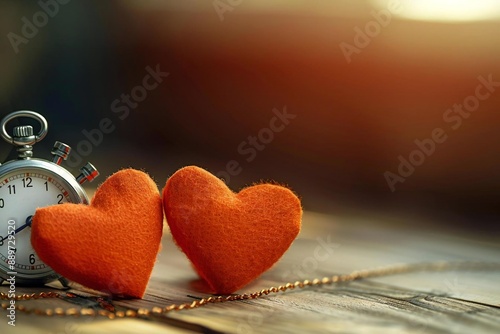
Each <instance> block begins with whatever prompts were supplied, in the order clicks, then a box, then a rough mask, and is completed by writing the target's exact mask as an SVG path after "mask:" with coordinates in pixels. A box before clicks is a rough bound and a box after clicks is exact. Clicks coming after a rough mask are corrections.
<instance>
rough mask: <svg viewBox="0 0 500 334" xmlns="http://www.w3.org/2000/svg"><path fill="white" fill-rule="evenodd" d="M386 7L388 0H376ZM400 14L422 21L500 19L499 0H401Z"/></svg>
mask: <svg viewBox="0 0 500 334" xmlns="http://www.w3.org/2000/svg"><path fill="white" fill-rule="evenodd" d="M374 1H375V3H376V5H377V6H378V7H386V6H387V3H388V1H387V0H374ZM399 2H400V3H401V10H400V12H399V13H397V15H398V16H400V17H403V18H408V19H413V20H422V21H445V22H453V21H457V22H460V21H481V20H494V19H500V1H498V0H461V1H456V0H418V1H415V0H400V1H399Z"/></svg>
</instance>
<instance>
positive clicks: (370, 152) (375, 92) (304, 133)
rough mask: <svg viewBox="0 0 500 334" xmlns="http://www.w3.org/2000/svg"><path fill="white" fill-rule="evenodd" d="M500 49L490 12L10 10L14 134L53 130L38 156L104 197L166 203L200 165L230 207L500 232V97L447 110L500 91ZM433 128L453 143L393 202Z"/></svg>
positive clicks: (366, 7)
mask: <svg viewBox="0 0 500 334" xmlns="http://www.w3.org/2000/svg"><path fill="white" fill-rule="evenodd" d="M499 31H500V2H498V1H489V0H474V1H473V0H470V1H465V0H464V1H447V0H434V1H422V0H420V1H410V0H400V1H397V0H393V1H377V0H370V1H369V0H349V1H347V0H346V1H344V0H331V1H327V0H318V1H298V0H293V1H292V0H287V1H285V0H281V1H264V0H215V1H201V0H197V1H195V0H192V1H160V0H145V1H132V0H129V1H85V2H83V1H76V0H74V1H67V0H64V1H63V0H59V1H56V0H42V1H40V2H37V1H5V0H2V1H1V2H0V33H1V35H2V36H3V37H2V38H1V42H0V73H1V80H0V116H2V117H3V116H5V115H6V114H8V113H10V112H12V111H15V110H20V109H28V110H35V111H37V112H40V113H42V114H43V115H44V116H45V117H46V118H47V120H48V122H49V134H48V136H47V138H46V139H45V140H44V141H42V142H41V143H39V144H37V145H36V147H35V155H36V156H37V157H49V155H50V149H51V148H52V145H53V142H54V141H55V140H60V141H63V142H66V143H67V144H69V145H71V146H72V147H73V149H74V151H75V152H76V153H77V154H78V155H79V156H80V157H81V158H82V162H81V163H79V161H77V160H78V159H76V158H75V157H74V160H73V162H72V163H70V165H71V166H70V167H69V168H70V169H71V170H72V171H73V172H74V173H75V174H77V173H78V168H79V167H80V165H82V164H83V163H84V162H85V161H87V160H90V161H92V162H93V163H94V165H96V166H97V167H98V169H99V170H100V172H101V174H102V177H101V179H100V180H99V181H100V182H102V181H103V180H104V178H105V176H108V175H110V174H112V173H113V172H115V171H117V170H119V169H120V168H123V167H134V168H137V169H144V170H146V171H147V172H149V173H150V174H151V175H152V176H153V177H154V179H155V180H156V182H157V184H158V186H159V187H160V189H161V188H162V187H163V185H164V182H165V181H166V179H167V177H168V176H169V175H171V174H172V173H174V172H175V171H176V170H177V169H179V168H181V167H183V166H186V165H192V164H194V165H198V166H201V167H203V168H206V169H208V170H209V171H211V172H212V173H214V174H215V173H217V175H218V176H225V178H226V181H227V182H228V183H229V186H230V187H231V188H232V189H233V190H239V189H241V188H242V187H244V186H246V185H250V184H252V183H254V182H259V181H260V180H275V181H276V182H279V183H282V184H287V185H289V186H290V187H291V188H292V189H294V191H295V192H296V193H297V194H299V195H300V196H301V198H302V200H303V205H304V208H305V209H306V210H311V211H318V212H326V213H339V212H350V213H355V214H360V215H367V216H370V215H378V216H382V217H388V218H387V219H390V218H389V217H394V216H397V217H400V218H398V220H397V221H398V224H403V225H404V224H405V223H406V219H405V217H412V218H415V217H417V218H419V219H421V220H422V221H425V222H429V223H428V225H425V224H422V226H427V227H428V228H430V229H432V228H439V227H440V226H447V225H448V226H453V227H454V228H457V229H465V230H469V231H471V233H472V232H478V233H491V232H498V231H499V230H500V225H499V224H498V219H499V217H500V206H499V202H500V173H499V170H500V155H499V154H498V153H499V149H500V131H499V130H498V128H497V126H498V124H499V121H500V113H499V112H500V87H494V85H493V86H490V87H489V89H490V90H488V88H486V87H483V88H482V90H481V93H483V95H484V94H486V93H488V92H489V93H490V94H489V96H488V98H486V99H484V100H481V101H479V103H478V105H477V106H474V105H473V107H471V108H472V109H474V110H473V112H470V114H467V116H466V117H465V116H460V118H457V117H458V116H457V115H459V114H458V113H455V112H453V114H451V113H449V111H448V109H450V108H453V106H454V105H455V104H463V103H464V101H468V102H469V103H473V102H474V99H471V98H470V96H475V95H476V94H477V92H476V88H477V86H478V85H480V84H481V81H480V80H479V79H478V78H479V77H483V78H484V79H485V80H486V81H487V79H488V78H490V79H491V80H492V81H494V82H497V81H499V82H500V35H499ZM148 68H149V70H148ZM156 69H159V70H160V71H161V72H164V73H168V76H166V74H162V76H160V77H158V78H159V81H162V82H158V84H157V85H155V86H157V87H155V88H151V87H152V85H153V84H154V83H155V81H154V80H150V79H151V78H150V79H148V80H149V81H147V82H146V83H147V85H148V87H150V88H151V89H150V90H146V89H144V88H143V87H144V85H145V84H144V79H145V77H146V76H148V75H149V73H150V71H153V72H154V71H155V70H156ZM137 87H139V88H137ZM132 93H133V94H132ZM144 93H145V94H144ZM131 94H132V95H131ZM126 95H128V96H131V97H130V99H131V100H129V102H128V103H129V104H127V102H126V101H125V100H123V99H124V98H125V99H126V98H127V97H126ZM134 96H135V98H137V99H136V100H135V101H134ZM471 101H472V102H471ZM476 101H478V100H477V99H476ZM273 110H274V111H273ZM284 110H286V112H287V113H288V114H289V115H293V118H292V116H290V118H289V119H288V120H286V121H285V122H284V123H283V124H282V123H280V122H279V121H273V119H274V118H276V115H277V114H281V115H283V112H284ZM464 115H465V113H464ZM447 116H448V121H446V119H447ZM452 116H453V117H455V118H453V122H451V119H450V118H449V117H452ZM103 119H109V122H108V121H105V123H106V122H108V123H107V124H108V126H107V127H108V130H109V129H110V128H112V129H113V130H112V131H111V130H109V131H108V132H109V133H103V134H102V138H100V136H99V135H97V134H96V132H95V131H93V130H94V129H99V127H100V126H101V122H102V120H103ZM459 121H460V124H459V123H458V122H459ZM281 125H283V126H281ZM452 126H453V127H452ZM273 127H274V129H275V130H277V129H279V131H275V130H273ZM436 128H441V129H443V131H444V132H445V134H446V140H444V142H442V143H437V144H436V147H435V151H434V152H433V153H432V154H430V155H429V156H427V155H425V157H424V161H423V162H422V161H420V160H422V159H420V160H419V161H418V164H420V165H419V166H416V167H414V171H413V172H412V173H411V175H409V176H408V177H404V182H396V183H395V184H394V189H391V187H390V186H389V184H388V182H387V179H386V176H387V173H386V172H391V173H394V175H397V174H398V168H399V166H400V163H401V160H400V156H401V157H402V158H403V159H406V160H408V159H410V155H411V154H412V152H413V151H414V150H416V149H418V146H416V144H415V140H425V139H428V138H432V132H433V130H434V129H436ZM85 131H87V132H85ZM99 131H100V130H99ZM85 133H94V134H96V135H95V137H94V142H95V143H94V144H92V143H91V145H90V146H89V145H88V144H87V145H86V144H82V141H87V142H90V141H89V140H88V138H87V137H86V135H85ZM249 136H251V137H253V139H252V138H249ZM0 147H1V149H0V150H1V152H2V156H1V157H0V158H2V161H4V160H5V159H7V157H8V156H9V150H10V147H9V145H8V144H6V143H3V144H0ZM89 147H90V148H89ZM12 156H13V155H12V152H11V154H10V157H12ZM415 157H416V156H414V158H415ZM233 160H234V161H236V162H237V163H238V165H237V167H235V165H234V164H235V163H234V162H232V161H233ZM417 160H418V159H417ZM228 163H229V166H228ZM229 172H231V173H232V174H234V175H231V174H230V173H229ZM224 173H225V174H224ZM227 176H229V178H228V177H227ZM392 190H394V191H392ZM409 221H410V220H409V219H408V222H409ZM411 221H414V220H411ZM408 224H409V223H408Z"/></svg>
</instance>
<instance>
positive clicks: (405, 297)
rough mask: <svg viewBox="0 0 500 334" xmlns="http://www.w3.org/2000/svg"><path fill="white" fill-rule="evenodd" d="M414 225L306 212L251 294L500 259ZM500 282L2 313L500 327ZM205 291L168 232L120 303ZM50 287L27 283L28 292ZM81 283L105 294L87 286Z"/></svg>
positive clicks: (428, 276)
mask: <svg viewBox="0 0 500 334" xmlns="http://www.w3.org/2000/svg"><path fill="white" fill-rule="evenodd" d="M404 226H405V227H402V226H401V225H399V224H398V223H397V222H396V223H395V224H394V223H392V224H388V223H385V221H384V220H382V219H380V220H370V219H362V218H360V217H347V216H344V217H333V216H327V215H320V214H314V213H306V214H305V215H304V228H303V230H302V231H301V234H300V236H299V239H298V240H297V241H296V242H295V243H294V244H293V245H292V247H291V249H290V250H289V252H287V253H286V254H285V256H284V257H283V258H282V260H281V261H280V262H279V263H278V264H277V265H276V266H275V267H274V268H273V269H272V270H270V271H269V272H267V273H265V274H264V275H263V276H262V277H261V278H260V279H259V280H257V281H256V282H254V283H252V284H251V285H250V286H248V287H247V288H245V289H244V291H241V292H253V291H258V290H260V289H262V288H266V287H270V286H276V285H279V284H282V283H284V282H287V281H295V280H300V279H312V278H316V277H322V276H331V275H333V274H337V273H349V272H351V271H354V270H360V269H368V268H375V267H379V266H386V265H390V264H396V263H418V262H422V261H426V262H427V261H438V260H439V261H441V260H446V261H457V260H464V261H490V262H500V246H499V242H498V238H497V237H496V236H488V237H485V236H474V235H471V234H468V235H460V234H458V233H456V232H453V231H448V230H441V231H435V230H433V229H431V230H428V229H422V228H421V225H419V224H415V225H414V226H416V227H415V228H414V229H409V228H408V227H407V226H408V224H405V225H404ZM242 247H244V243H242ZM499 282H500V271H499V270H496V271H495V270H462V271H450V272H437V273H429V272H419V273H411V274H404V275H395V276H388V277H379V278H376V279H367V280H363V281H358V282H353V283H349V284H339V285H328V286H324V287H315V288H306V289H303V290H293V291H288V292H285V293H279V294H276V295H269V296H267V297H264V298H262V299H259V300H249V301H238V302H229V303H224V304H216V305H208V306H206V307H203V308H199V309H195V310H186V311H178V312H172V313H169V314H168V315H167V316H162V317H155V318H151V319H149V320H144V319H140V320H139V319H121V320H107V319H100V318H87V319H85V318H57V317H56V318H47V317H40V316H35V315H25V314H19V313H18V319H17V322H16V323H17V326H16V327H15V328H14V327H11V326H7V322H6V321H5V320H1V321H0V332H1V333H27V334H31V333H68V334H69V333H108V332H120V333H137V332H141V333H159V332H163V331H165V332H166V331H169V332H174V333H175V332H178V333H184V332H186V331H187V332H206V333H219V332H221V333H222V332H223V333H228V332H229V333H276V332H279V333H304V332H307V333H316V332H317V333H325V332H332V333H436V334H437V333H499V332H500V284H499ZM204 289H205V287H204V285H203V284H202V282H200V281H199V280H198V278H197V276H196V274H195V273H194V272H193V270H192V269H191V267H190V265H189V262H188V261H187V259H186V258H185V256H184V255H183V254H182V253H181V252H180V251H179V250H178V249H177V248H176V247H175V245H174V243H173V242H172V240H171V237H170V235H168V234H167V235H165V237H164V240H163V249H162V252H161V254H160V256H159V259H158V263H157V265H156V266H155V270H154V272H153V276H152V279H151V282H150V285H149V287H148V291H147V294H146V296H145V298H144V299H143V300H116V301H114V303H115V304H116V305H117V306H119V307H130V308H135V309H137V308H139V307H153V306H159V305H163V306H165V305H168V304H171V303H181V302H191V301H193V300H196V299H197V298H203V297H206V296H209V295H210V294H209V293H206V292H203V291H205V290H204ZM46 290H47V288H30V289H28V288H19V289H18V292H22V291H46ZM1 291H5V287H2V288H1ZM72 291H73V292H75V293H76V294H78V295H81V296H95V293H94V292H92V291H90V290H86V289H83V288H82V287H79V286H77V285H74V290H72ZM73 302H76V303H77V304H76V306H79V305H83V303H89V299H84V298H81V299H77V300H73ZM23 303H24V304H26V306H29V307H56V306H61V307H64V308H68V307H74V306H75V304H70V303H68V302H66V301H61V300H38V301H29V302H23ZM94 305H95V304H94ZM87 306H88V304H87Z"/></svg>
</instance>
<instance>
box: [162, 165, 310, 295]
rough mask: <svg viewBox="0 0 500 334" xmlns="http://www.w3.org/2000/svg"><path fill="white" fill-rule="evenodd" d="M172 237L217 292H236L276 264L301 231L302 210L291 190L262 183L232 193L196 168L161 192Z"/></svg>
mask: <svg viewBox="0 0 500 334" xmlns="http://www.w3.org/2000/svg"><path fill="white" fill-rule="evenodd" d="M163 205H164V210H165V214H166V218H167V222H168V224H169V226H170V229H171V232H172V235H173V237H174V239H175V241H176V242H177V244H178V245H179V247H180V248H181V249H182V250H183V251H184V253H185V254H186V255H187V257H188V258H189V259H190V260H191V262H192V264H193V265H194V267H195V269H196V271H197V272H198V274H199V275H200V276H201V277H202V278H203V279H204V280H205V281H206V282H207V283H208V284H209V285H210V287H211V288H212V289H213V290H214V292H216V293H224V294H226V293H232V292H234V291H236V290H238V289H240V288H242V287H243V286H245V285H246V284H248V283H250V282H251V281H252V280H254V279H255V278H257V277H258V276H260V275H261V274H262V273H263V272H264V271H266V270H267V269H269V268H270V267H271V266H272V265H273V264H274V263H275V262H276V261H278V260H279V259H280V258H281V256H282V255H283V253H284V252H285V251H286V250H287V249H288V248H289V246H290V244H291V243H292V241H293V240H294V239H295V237H296V236H297V234H298V233H299V231H300V224H301V218H302V208H301V204H300V200H299V199H298V198H297V196H296V195H295V194H294V193H293V192H292V191H290V190H289V189H287V188H284V187H281V186H277V185H272V184H260V185H256V186H252V187H249V188H245V189H243V190H241V191H240V192H239V193H237V194H236V193H234V192H232V191H231V190H230V189H229V188H228V187H227V186H226V185H225V184H224V182H222V181H221V180H220V179H218V178H217V177H215V176H214V175H212V174H210V173H209V172H207V171H205V170H203V169H201V168H198V167H195V166H190V167H185V168H182V169H180V170H178V171H177V172H176V173H175V174H174V175H172V176H171V177H170V178H169V179H168V181H167V183H166V185H165V188H164V189H163Z"/></svg>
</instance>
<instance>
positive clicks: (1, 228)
mask: <svg viewBox="0 0 500 334" xmlns="http://www.w3.org/2000/svg"><path fill="white" fill-rule="evenodd" d="M23 117H24V118H26V117H27V118H33V119H35V120H36V121H37V122H38V123H39V125H40V131H39V132H38V134H37V135H34V130H33V127H32V126H31V125H21V126H16V127H14V128H13V130H12V135H10V134H9V133H8V132H7V130H6V125H7V123H9V122H10V121H12V120H14V119H16V118H23ZM0 131H1V133H0V134H1V136H2V138H3V139H4V140H5V141H6V142H8V143H9V144H12V145H14V146H16V147H17V153H18V159H17V160H11V161H8V162H5V163H4V164H0V283H3V282H4V281H8V282H10V283H12V280H13V279H15V284H19V285H41V284H45V283H48V282H51V281H55V280H57V279H58V280H60V281H61V283H62V284H63V285H67V281H66V280H65V279H64V278H63V277H62V276H60V275H59V274H57V273H56V272H54V270H52V268H50V267H49V266H47V265H46V264H45V263H43V262H42V261H41V260H40V259H39V258H38V256H37V254H36V252H35V251H34V249H33V247H32V245H31V220H32V217H33V215H34V213H35V210H36V209H37V208H39V207H44V206H48V205H58V204H62V203H83V204H88V203H89V199H88V196H87V194H86V193H85V190H84V189H83V187H82V184H83V183H84V182H86V181H92V180H93V179H94V178H95V177H97V176H98V175H99V173H98V171H97V169H96V168H95V167H94V166H93V165H92V164H90V163H87V164H86V165H85V166H83V167H82V168H81V169H80V171H81V174H80V175H79V176H78V177H76V178H75V177H74V176H73V175H72V174H71V173H70V172H69V171H68V170H66V169H65V168H64V167H62V166H61V164H62V162H63V161H64V160H66V159H67V157H68V155H69V154H70V151H71V148H70V147H69V146H68V145H66V144H64V143H61V142H58V141H56V143H55V144H54V148H53V150H52V152H51V153H52V155H53V158H52V161H49V160H44V159H36V158H33V151H32V150H33V145H34V144H35V143H37V142H39V141H41V140H42V139H43V138H44V137H45V136H46V135H47V131H48V124H47V120H46V119H45V118H44V117H43V116H42V115H40V114H39V113H36V112H34V111H28V110H20V111H15V112H13V113H11V114H9V115H7V116H6V117H4V118H3V119H2V121H0Z"/></svg>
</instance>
